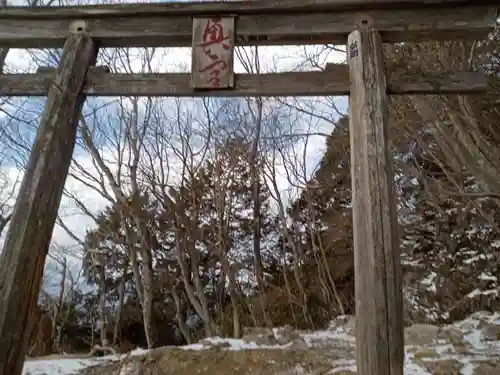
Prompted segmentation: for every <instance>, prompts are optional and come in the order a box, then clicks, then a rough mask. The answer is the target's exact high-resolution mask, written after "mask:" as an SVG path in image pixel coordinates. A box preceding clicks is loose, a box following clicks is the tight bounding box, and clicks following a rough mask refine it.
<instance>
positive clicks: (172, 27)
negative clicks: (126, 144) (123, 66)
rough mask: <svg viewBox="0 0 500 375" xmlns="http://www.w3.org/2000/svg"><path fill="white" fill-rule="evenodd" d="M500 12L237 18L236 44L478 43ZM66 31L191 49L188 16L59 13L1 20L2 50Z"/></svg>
mask: <svg viewBox="0 0 500 375" xmlns="http://www.w3.org/2000/svg"><path fill="white" fill-rule="evenodd" d="M270 3H273V2H270ZM277 3H279V2H277ZM200 4H201V3H200ZM224 4H231V3H224ZM141 5H144V4H141ZM497 13H498V12H497V8H494V7H493V8H489V7H454V8H443V9H439V11H436V10H435V9H423V10H370V9H369V7H367V8H366V9H364V10H363V11H346V12H319V13H314V12H304V13H290V12H288V13H287V12H286V10H284V11H283V13H282V14H280V15H279V16H276V15H275V14H255V15H252V14H246V15H245V14H239V15H238V16H237V19H236V35H237V38H236V41H235V42H236V45H255V44H258V45H296V44H325V43H334V44H345V43H346V40H347V35H348V34H349V33H350V32H351V31H352V30H353V29H355V28H356V27H357V26H359V25H362V26H364V27H367V26H371V27H376V28H377V29H378V30H379V31H380V33H381V34H382V39H383V41H384V42H391V43H392V42H400V41H415V42H417V41H424V40H449V39H457V38H471V39H480V38H484V37H485V36H486V35H487V33H488V32H490V31H491V30H492V28H493V26H494V24H495V22H496V16H497ZM1 14H2V13H1V10H0V15H1ZM312 25H314V27H312ZM68 29H74V30H78V29H81V30H86V31H88V32H89V34H90V35H91V37H92V38H93V39H94V40H96V42H98V43H99V44H100V46H101V47H148V46H149V47H190V46H191V43H192V18H191V16H189V15H179V16H170V17H167V18H166V17H165V16H162V15H159V14H152V15H149V16H138V15H136V16H130V17H115V16H113V17H111V16H109V17H104V16H103V17H102V18H95V17H90V16H89V17H83V18H81V19H74V18H70V17H64V16H63V15H61V16H59V17H57V18H43V17H39V18H34V16H33V17H31V18H29V17H26V18H21V17H19V18H16V19H10V18H5V21H2V20H1V19H0V47H12V48H51V47H54V48H57V47H60V46H62V45H63V43H64V40H65V38H66V34H67V32H68Z"/></svg>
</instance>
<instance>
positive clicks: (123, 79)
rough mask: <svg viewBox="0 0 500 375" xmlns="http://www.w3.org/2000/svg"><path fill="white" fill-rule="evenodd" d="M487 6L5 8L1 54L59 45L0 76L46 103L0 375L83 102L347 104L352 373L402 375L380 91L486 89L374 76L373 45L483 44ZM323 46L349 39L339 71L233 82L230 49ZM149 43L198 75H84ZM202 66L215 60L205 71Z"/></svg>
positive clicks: (10, 370) (1, 279) (29, 304)
mask: <svg viewBox="0 0 500 375" xmlns="http://www.w3.org/2000/svg"><path fill="white" fill-rule="evenodd" d="M497 6H498V0H469V1H467V0H280V1H268V0H253V1H251V0H247V1H236V2H227V3H225V2H201V3H200V2H197V3H163V4H128V5H102V6H78V7H49V8H44V7H42V8H28V7H7V8H3V9H1V10H0V47H13V48H49V47H61V46H64V49H63V53H62V58H61V61H60V64H59V67H58V68H57V70H56V71H52V70H50V69H40V70H39V72H37V73H36V74H12V75H7V74H6V75H0V95H3V96H27V95H31V96H37V95H38V96H41V95H47V102H46V105H45V110H44V113H43V116H42V118H41V121H40V127H39V129H38V132H37V136H36V139H35V143H34V145H33V149H32V152H31V156H30V159H29V162H28V164H27V169H26V173H25V176H24V179H23V182H22V185H21V189H20V192H19V195H18V197H17V202H16V205H15V209H14V212H13V215H12V220H11V225H10V228H9V230H8V233H7V237H6V240H5V245H4V249H3V253H2V257H1V260H0V375H20V374H21V371H22V367H23V361H24V354H25V352H26V348H27V344H28V336H27V327H28V317H29V312H30V310H32V308H33V307H34V306H35V304H36V300H37V296H38V293H39V288H40V283H41V280H42V272H43V268H44V263H45V258H46V255H47V251H48V248H49V243H50V240H51V236H52V231H53V228H54V225H55V220H56V214H57V211H58V207H59V204H60V200H61V196H62V191H63V187H64V183H65V180H66V177H67V174H68V169H69V166H70V162H71V157H72V153H73V149H74V145H75V139H76V134H77V123H78V118H79V115H80V111H81V109H82V106H83V103H84V100H85V97H86V96H89V95H90V96H117V95H121V96H185V97H194V96H307V95H325V96H326V95H350V105H349V116H350V127H351V128H350V134H351V161H352V177H353V178H352V180H353V182H352V190H353V220H354V252H355V254H354V255H355V269H356V314H357V330H356V332H357V365H358V374H360V375H402V374H403V362H404V349H403V348H404V346H403V341H404V339H403V318H402V309H403V306H402V305H403V302H402V280H401V279H402V276H401V268H400V261H399V244H398V237H397V229H396V226H397V223H396V212H395V203H394V186H393V170H392V162H391V157H390V153H389V147H388V138H387V126H388V118H389V109H388V94H392V95H397V94H431V93H435V94H439V93H441V94H470V93H477V92H481V91H484V90H486V89H487V80H486V78H485V77H483V76H481V75H480V74H479V73H476V72H455V73H453V74H448V75H433V76H432V77H425V76H422V75H417V76H412V74H411V72H408V74H406V75H405V76H404V77H395V76H394V75H391V74H390V73H391V72H386V71H385V69H384V61H383V56H382V48H381V47H382V43H383V42H386V43H395V42H405V41H406V42H421V41H428V40H450V39H458V38H464V39H465V38H467V39H470V38H477V39H479V38H484V37H485V36H486V35H487V33H488V32H490V31H491V30H492V28H493V26H494V24H495V21H496V17H497V15H498V8H497ZM210 22H212V23H211V24H210ZM216 24H217V25H222V27H225V28H226V31H229V34H227V35H225V36H229V38H228V39H224V38H222V39H224V40H225V43H229V45H230V46H229V47H230V48H229V49H227V48H223V49H224V50H218V51H219V52H217V53H215V52H214V51H215V49H216V48H217V47H219V48H220V46H221V43H222V40H221V39H220V38H218V37H213V35H215V34H213V35H212V37H211V38H212V39H210V38H209V39H210V40H211V41H212V42H213V41H214V40H217V42H218V43H215V44H217V46H216V45H215V44H213V43H212V44H211V45H210V46H211V47H213V48H214V49H213V50H211V52H210V51H209V52H208V53H207V46H208V45H207V44H206V43H205V44H203V43H202V42H203V41H200V40H199V39H198V38H200V37H201V36H202V35H203V34H204V32H214V30H216V29H217V28H218V26H216ZM204 28H208V29H209V30H208V31H207V29H204ZM219 31H220V30H219ZM231 31H232V32H231ZM215 32H217V31H215ZM206 36H207V35H206V34H205V37H206ZM207 40H208V39H206V38H205V42H206V41H207ZM198 42H200V43H198ZM325 43H331V44H347V47H348V48H347V54H348V61H349V63H348V65H345V66H344V65H333V66H330V67H329V69H326V70H325V71H323V72H289V73H274V74H261V75H252V74H249V75H245V74H241V75H240V74H233V73H232V69H231V67H232V60H230V59H232V48H233V46H234V45H300V44H302V45H305V44H325ZM209 44H210V43H209ZM151 46H161V47H188V46H192V47H193V54H194V55H195V57H194V58H193V67H199V69H197V70H196V71H193V72H192V74H191V75H190V74H178V73H166V74H133V75H127V74H111V73H109V70H107V69H106V68H103V67H96V66H94V65H95V62H96V56H97V52H98V48H99V47H151ZM196 51H198V52H196ZM200 51H201V52H204V53H205V55H203V54H201V55H200ZM210 54H211V56H210ZM207 56H208V57H207ZM224 59H226V60H224ZM219 60H223V63H220V62H217V61H219ZM204 62H212V63H216V64H214V65H213V66H211V67H209V68H207V66H205V67H204V68H203V67H201V65H200V64H203V63H204ZM223 65H226V67H225V68H223V67H222V66H223ZM217 71H218V72H217Z"/></svg>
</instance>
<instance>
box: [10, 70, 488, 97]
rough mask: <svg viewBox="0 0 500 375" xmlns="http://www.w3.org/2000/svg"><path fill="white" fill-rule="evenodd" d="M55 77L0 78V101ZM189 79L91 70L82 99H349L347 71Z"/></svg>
mask: <svg viewBox="0 0 500 375" xmlns="http://www.w3.org/2000/svg"><path fill="white" fill-rule="evenodd" d="M55 74H56V71H55V69H52V68H40V69H39V70H38V72H37V73H33V74H4V75H0V96H45V95H47V93H48V91H49V89H50V86H51V85H52V83H53V82H54V79H55ZM387 75H388V77H389V79H388V81H389V82H388V85H387V89H388V90H387V91H388V92H387V93H388V94H390V95H404V94H473V93H480V92H484V91H486V90H487V89H488V79H487V77H486V76H485V75H484V74H482V73H479V72H451V73H447V74H440V73H436V74H427V75H423V74H422V73H417V72H414V73H412V72H404V74H397V73H396V74H395V73H394V72H388V73H387ZM190 77H191V75H190V74H189V73H142V74H129V73H121V74H116V73H110V72H109V69H108V67H105V66H97V67H91V68H90V69H89V71H88V73H87V76H86V79H85V84H84V86H83V93H85V94H86V95H87V96H164V97H202V96H212V97H216V96H217V97H245V96H254V97H257V96H260V97H269V96H335V95H349V91H350V85H349V68H348V66H347V65H345V64H327V66H326V69H325V71H316V72H286V73H267V74H236V75H235V78H234V87H233V88H231V89H228V90H202V91H199V90H193V89H192V88H191V87H190V85H189V81H190Z"/></svg>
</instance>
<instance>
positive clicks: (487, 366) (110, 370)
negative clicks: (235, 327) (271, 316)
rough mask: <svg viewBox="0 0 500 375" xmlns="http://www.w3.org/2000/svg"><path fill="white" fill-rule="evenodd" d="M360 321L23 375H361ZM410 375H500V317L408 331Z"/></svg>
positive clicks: (50, 363) (35, 367)
mask: <svg viewBox="0 0 500 375" xmlns="http://www.w3.org/2000/svg"><path fill="white" fill-rule="evenodd" d="M354 326H355V321H354V318H348V317H340V318H338V319H337V320H336V321H334V322H332V323H331V325H330V327H329V328H328V329H327V330H322V331H315V332H297V331H293V330H289V329H288V328H287V327H285V328H280V329H274V330H266V329H253V330H252V331H251V332H249V333H248V334H247V335H246V336H245V337H244V338H243V339H242V340H235V339H222V338H211V339H205V340H202V341H201V342H199V343H197V344H192V345H188V346H183V347H165V348H158V349H154V350H151V351H143V350H135V351H133V352H131V353H129V354H127V355H122V356H121V357H116V356H110V357H102V358H100V359H76V358H73V359H52V360H38V361H37V360H29V361H27V362H26V363H25V369H24V372H23V375H70V374H71V375H73V374H75V375H76V374H78V375H117V374H120V375H153V374H154V375H181V374H206V375H208V374H220V375H230V374H231V375H247V374H248V375H254V374H262V375H274V374H280V375H319V374H338V375H354V374H355V371H356V365H355V339H354V337H353V334H354ZM405 340H406V365H405V375H494V374H498V373H499V371H500V314H498V313H497V314H490V313H486V312H478V313H475V314H473V315H471V316H470V317H469V318H467V319H465V320H463V321H460V322H457V323H455V324H453V325H448V326H442V327H438V326H435V325H425V324H415V325H412V326H410V327H408V328H406V331H405Z"/></svg>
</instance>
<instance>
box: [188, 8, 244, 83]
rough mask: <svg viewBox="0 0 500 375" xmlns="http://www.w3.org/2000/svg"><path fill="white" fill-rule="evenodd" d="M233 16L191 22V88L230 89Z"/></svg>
mask: <svg viewBox="0 0 500 375" xmlns="http://www.w3.org/2000/svg"><path fill="white" fill-rule="evenodd" d="M234 33H235V30H234V16H226V17H203V18H200V17H196V18H194V19H193V43H192V48H191V51H192V52H191V56H192V60H191V87H192V88H194V89H227V88H232V87H233V86H234V70H233V62H234V61H233V60H234Z"/></svg>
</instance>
